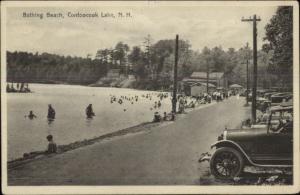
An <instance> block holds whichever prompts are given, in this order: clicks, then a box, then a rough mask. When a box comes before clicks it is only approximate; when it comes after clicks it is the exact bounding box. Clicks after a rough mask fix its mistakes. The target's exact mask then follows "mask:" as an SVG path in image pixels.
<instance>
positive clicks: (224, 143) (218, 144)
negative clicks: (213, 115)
mask: <svg viewBox="0 0 300 195" xmlns="http://www.w3.org/2000/svg"><path fill="white" fill-rule="evenodd" d="M214 147H216V148H217V147H233V148H235V149H237V150H238V151H239V152H241V153H242V155H243V156H244V158H245V160H246V161H247V162H248V163H249V164H250V165H253V166H257V167H292V165H265V164H257V163H254V162H253V161H252V160H251V158H250V157H249V156H248V155H247V153H246V152H245V151H244V150H243V148H242V147H241V146H240V145H239V144H238V143H236V142H234V141H231V140H225V139H224V140H220V141H217V142H215V143H214V144H212V145H211V149H212V148H214Z"/></svg>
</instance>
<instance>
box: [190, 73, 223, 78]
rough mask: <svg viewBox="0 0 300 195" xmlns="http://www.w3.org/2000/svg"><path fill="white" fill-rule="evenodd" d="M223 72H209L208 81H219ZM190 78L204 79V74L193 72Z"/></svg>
mask: <svg viewBox="0 0 300 195" xmlns="http://www.w3.org/2000/svg"><path fill="white" fill-rule="evenodd" d="M223 75H224V73H223V72H211V73H209V79H221V78H222V77H223ZM190 78H198V79H206V78H207V73H206V72H193V73H192V75H191V76H190Z"/></svg>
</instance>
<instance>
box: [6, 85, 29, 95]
mask: <svg viewBox="0 0 300 195" xmlns="http://www.w3.org/2000/svg"><path fill="white" fill-rule="evenodd" d="M6 92H7V93H29V92H31V90H30V89H29V85H28V83H17V84H16V88H15V86H14V83H11V84H9V83H7V84H6Z"/></svg>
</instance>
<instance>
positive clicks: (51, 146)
mask: <svg viewBox="0 0 300 195" xmlns="http://www.w3.org/2000/svg"><path fill="white" fill-rule="evenodd" d="M47 140H48V142H49V144H48V148H47V151H46V154H52V153H56V152H57V146H56V143H55V142H54V141H53V136H52V135H48V136H47Z"/></svg>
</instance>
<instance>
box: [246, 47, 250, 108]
mask: <svg viewBox="0 0 300 195" xmlns="http://www.w3.org/2000/svg"><path fill="white" fill-rule="evenodd" d="M248 45H249V43H248V42H247V44H246V64H247V73H246V74H247V76H246V77H247V91H246V106H249V73H248V64H249V56H248V54H249V52H248Z"/></svg>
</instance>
